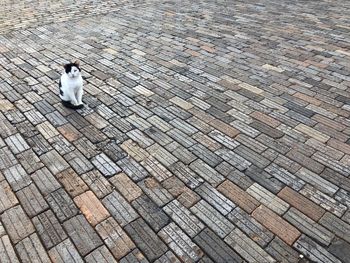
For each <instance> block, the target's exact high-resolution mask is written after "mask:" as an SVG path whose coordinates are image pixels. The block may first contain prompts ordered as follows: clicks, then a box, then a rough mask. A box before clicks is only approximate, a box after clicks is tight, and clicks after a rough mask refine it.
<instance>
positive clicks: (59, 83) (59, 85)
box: [58, 80, 63, 96]
mask: <svg viewBox="0 0 350 263" xmlns="http://www.w3.org/2000/svg"><path fill="white" fill-rule="evenodd" d="M58 87H59V88H60V95H61V96H63V90H62V89H61V88H62V83H61V80H60V81H59V82H58Z"/></svg>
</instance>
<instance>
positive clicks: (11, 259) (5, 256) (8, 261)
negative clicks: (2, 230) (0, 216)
mask: <svg viewBox="0 0 350 263" xmlns="http://www.w3.org/2000/svg"><path fill="white" fill-rule="evenodd" d="M0 251H1V262H3V263H19V262H20V261H19V260H18V257H17V255H16V253H15V250H14V248H13V246H12V244H11V241H10V239H9V237H8V236H2V237H1V238H0Z"/></svg>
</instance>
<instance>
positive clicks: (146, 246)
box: [125, 218, 167, 261]
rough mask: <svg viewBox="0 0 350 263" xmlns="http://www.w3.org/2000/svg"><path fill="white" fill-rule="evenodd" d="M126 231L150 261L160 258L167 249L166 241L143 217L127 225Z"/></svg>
mask: <svg viewBox="0 0 350 263" xmlns="http://www.w3.org/2000/svg"><path fill="white" fill-rule="evenodd" d="M125 231H126V232H127V233H128V234H129V235H130V236H131V238H132V239H133V240H134V242H135V243H136V245H137V246H138V247H139V248H140V250H141V251H142V252H143V253H144V254H145V256H146V257H147V259H148V260H150V261H152V260H155V259H157V258H159V257H160V256H162V255H163V254H164V253H165V252H166V251H167V246H166V245H165V244H164V242H163V241H162V240H161V239H160V238H159V237H158V236H157V235H156V234H155V233H154V232H153V231H152V229H151V228H150V227H149V226H148V225H147V224H146V222H145V221H143V220H142V219H141V218H139V219H137V220H135V221H133V222H132V223H130V224H128V225H127V226H125Z"/></svg>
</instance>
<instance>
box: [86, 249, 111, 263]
mask: <svg viewBox="0 0 350 263" xmlns="http://www.w3.org/2000/svg"><path fill="white" fill-rule="evenodd" d="M84 260H85V262H88V263H99V262H101V263H117V261H116V260H115V259H114V257H113V256H112V254H111V252H109V251H108V249H107V248H106V247H105V246H103V247H99V248H97V249H95V250H94V251H92V252H91V253H90V254H89V255H87V256H86V257H85V258H84Z"/></svg>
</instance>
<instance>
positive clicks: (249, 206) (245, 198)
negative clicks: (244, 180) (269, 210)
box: [217, 180, 260, 214]
mask: <svg viewBox="0 0 350 263" xmlns="http://www.w3.org/2000/svg"><path fill="white" fill-rule="evenodd" d="M217 189H218V190H219V191H220V192H221V193H223V194H224V195H225V196H226V197H227V198H229V199H231V200H232V201H233V202H234V203H235V204H237V205H238V206H240V207H241V208H242V209H243V210H245V211H246V212H247V213H249V214H250V213H251V212H253V210H254V209H256V208H257V207H258V206H259V205H260V203H259V201H257V200H256V199H255V198H253V197H252V196H251V195H249V194H248V193H247V192H245V191H244V190H242V189H241V188H239V187H238V186H237V185H235V184H234V183H232V182H231V181H229V180H226V181H224V182H223V183H222V184H221V185H219V186H218V188H217Z"/></svg>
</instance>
